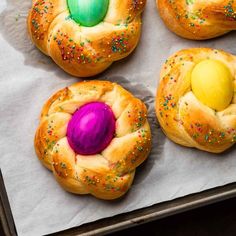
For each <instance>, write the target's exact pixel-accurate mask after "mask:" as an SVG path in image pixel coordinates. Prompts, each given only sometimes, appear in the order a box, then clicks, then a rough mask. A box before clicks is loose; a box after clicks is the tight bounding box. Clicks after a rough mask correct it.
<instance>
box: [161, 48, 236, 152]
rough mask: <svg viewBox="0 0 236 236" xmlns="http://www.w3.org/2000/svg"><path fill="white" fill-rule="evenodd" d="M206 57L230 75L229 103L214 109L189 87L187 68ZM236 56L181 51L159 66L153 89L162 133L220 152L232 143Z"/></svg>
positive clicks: (234, 137) (211, 51)
mask: <svg viewBox="0 0 236 236" xmlns="http://www.w3.org/2000/svg"><path fill="white" fill-rule="evenodd" d="M206 59H211V60H217V61H220V62H222V63H224V65H226V66H227V67H228V68H229V70H230V73H231V74H232V76H233V84H232V86H233V87H234V88H233V90H234V95H233V98H232V101H231V103H230V105H229V106H227V107H226V108H225V109H224V110H222V111H215V110H213V109H211V108H210V107H208V106H206V105H204V104H203V103H201V102H200V101H199V100H198V99H197V98H196V96H195V95H194V93H193V92H192V88H191V76H190V74H191V71H192V70H193V68H194V66H195V65H196V64H197V63H199V62H201V61H203V60H206ZM235 78H236V57H235V56H233V55H231V54H229V53H226V52H223V51H220V50H214V49H209V48H192V49H186V50H181V51H179V52H177V53H175V54H174V55H172V56H171V57H170V58H169V59H168V60H166V63H165V64H164V65H163V67H162V70H161V75H160V85H159V88H158V90H157V100H156V114H157V117H158V120H159V122H160V125H161V127H162V128H163V131H164V132H165V134H166V135H167V136H168V137H169V138H170V139H171V140H173V141H174V142H176V143H178V144H181V145H183V146H187V147H196V148H198V149H201V150H205V151H208V152H213V153H220V152H223V151H225V150H226V149H228V148H230V147H231V146H233V145H234V144H235V142H236V79H235Z"/></svg>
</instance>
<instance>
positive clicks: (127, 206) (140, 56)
mask: <svg viewBox="0 0 236 236" xmlns="http://www.w3.org/2000/svg"><path fill="white" fill-rule="evenodd" d="M30 4H31V1H30V0H21V1H19V0H1V1H0V22H1V23H0V55H1V57H0V71H1V73H0V86H1V93H0V119H1V121H0V150H1V156H0V166H1V169H2V171H3V176H4V181H5V184H6V188H7V192H8V196H9V200H10V204H11V208H12V211H13V216H14V219H15V223H16V227H17V231H18V234H19V235H20V236H21V235H24V236H27V235H28V236H31V235H34V236H35V235H42V234H49V233H52V232H56V231H60V230H64V229H68V228H71V227H74V226H79V225H82V224H84V223H87V222H91V221H95V220H98V219H101V218H105V217H110V216H113V215H117V214H120V213H124V212H129V211H132V210H135V209H138V208H143V207H147V206H150V205H153V204H155V203H160V202H163V201H167V200H171V199H174V198H178V197H181V196H185V195H187V194H191V193H195V192H199V191H202V190H206V189H209V188H213V187H216V186H221V185H225V184H227V183H231V182H234V181H235V180H236V157H235V156H236V155H235V154H236V149H235V148H233V149H231V150H230V151H229V152H227V153H225V154H223V155H210V154H207V153H204V152H201V151H197V150H193V149H189V148H183V147H180V146H178V145H175V144H173V143H172V142H170V141H169V140H167V139H166V138H165V136H164V135H163V134H162V132H161V130H160V129H159V128H158V125H157V122H156V118H155V113H154V97H153V96H154V94H155V90H156V85H157V83H158V74H159V70H160V66H161V64H162V63H163V62H164V61H165V60H166V59H167V57H168V56H169V55H170V54H172V53H174V52H175V51H177V50H179V49H182V48H186V47H199V46H201V47H215V48H219V49H225V50H227V51H229V52H231V53H234V54H236V47H235V38H236V34H235V33H230V34H228V35H227V36H224V37H221V38H218V39H215V40H211V41H205V42H194V41H188V40H184V39H181V38H179V37H177V36H175V35H174V34H172V33H171V32H169V31H168V30H167V29H166V28H165V26H164V24H163V23H162V22H161V20H160V18H159V16H158V14H157V11H156V7H155V1H154V0H148V3H147V7H146V11H145V13H144V22H143V34H142V39H141V42H140V44H139V46H138V48H137V50H136V51H135V53H133V54H132V55H131V56H130V57H129V58H127V59H125V60H123V61H121V62H117V63H114V65H113V66H112V67H111V68H110V69H109V70H107V71H106V72H105V73H104V74H102V75H100V76H98V77H97V78H98V79H110V80H112V81H116V82H119V83H120V84H121V85H123V86H125V87H126V88H127V89H129V90H130V91H131V92H133V93H134V94H135V95H137V96H139V97H140V98H142V99H143V100H144V101H145V102H146V104H147V105H148V106H149V119H150V122H151V123H152V131H153V138H154V144H153V151H152V154H151V156H150V157H149V159H148V161H147V162H146V163H145V164H144V165H142V167H141V168H139V169H138V171H137V174H136V178H135V182H134V184H133V187H132V189H131V190H130V191H129V193H128V194H127V195H126V196H125V197H124V198H123V199H121V200H119V201H115V202H105V201H100V200H97V199H95V198H93V197H90V196H83V197H80V196H75V195H72V194H69V193H67V192H65V191H64V190H62V189H61V188H60V186H58V184H57V183H56V181H55V180H54V178H53V176H52V174H51V173H50V172H49V171H48V170H46V169H45V168H44V167H42V166H41V164H40V163H39V161H38V160H37V158H36V155H35V153H34V148H33V138H34V133H35V129H36V127H37V125H38V116H39V113H40V110H41V108H42V105H43V103H44V102H45V100H46V99H47V98H48V97H49V96H51V94H52V93H54V92H55V91H57V90H58V89H60V88H63V87H65V86H67V85H70V84H72V83H74V82H76V81H78V79H76V78H71V77H70V76H69V75H67V74H66V73H64V72H63V71H62V70H61V69H59V68H58V67H57V66H56V65H55V64H54V63H52V61H51V59H49V58H47V57H46V56H45V55H43V54H41V53H40V52H39V51H38V50H37V49H36V48H35V47H34V46H33V45H32V43H31V42H30V40H29V38H28V36H27V31H26V16H27V12H28V9H29V7H30ZM129 81H130V82H129Z"/></svg>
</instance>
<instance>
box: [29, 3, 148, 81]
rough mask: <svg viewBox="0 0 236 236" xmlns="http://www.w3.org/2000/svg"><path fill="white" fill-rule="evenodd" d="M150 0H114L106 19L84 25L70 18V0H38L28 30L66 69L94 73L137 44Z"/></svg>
mask: <svg viewBox="0 0 236 236" xmlns="http://www.w3.org/2000/svg"><path fill="white" fill-rule="evenodd" d="M145 4H146V0H138V1H132V0H127V1H123V0H110V3H109V8H108V11H107V15H106V17H105V19H104V21H103V22H101V23H99V24H97V25H95V26H93V27H83V26H81V25H79V24H78V23H76V22H75V21H74V20H73V19H71V18H70V12H69V10H68V6H67V0H34V1H33V6H32V9H31V10H30V12H29V16H28V31H29V34H30V36H31V39H32V41H33V42H34V43H35V45H36V46H37V47H38V48H39V49H40V50H41V51H42V52H43V53H45V54H46V55H48V56H50V57H51V58H52V59H53V60H54V61H55V62H56V63H57V64H58V65H59V66H60V67H61V68H62V69H63V70H65V71H66V72H68V73H69V74H71V75H74V76H79V77H88V76H93V75H96V74H98V73H101V72H102V71H104V70H105V69H106V68H108V67H109V66H110V65H111V64H112V63H113V62H114V61H117V60H120V59H122V58H124V57H126V56H128V55H129V54H130V53H131V52H132V51H133V50H134V49H135V47H136V46H137V44H138V41H139V38H140V32H141V13H142V11H143V9H144V6H145Z"/></svg>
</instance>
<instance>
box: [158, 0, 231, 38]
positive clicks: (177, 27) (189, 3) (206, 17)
mask: <svg viewBox="0 0 236 236" xmlns="http://www.w3.org/2000/svg"><path fill="white" fill-rule="evenodd" d="M157 7H158V11H159V13H160V16H161V18H162V19H163V21H164V23H165V24H166V26H167V27H168V28H169V29H170V30H171V31H173V32H174V33H176V34H177V35H179V36H181V37H183V38H187V39H193V40H205V39H211V38H215V37H218V36H221V35H224V34H226V33H228V32H230V31H232V30H236V1H234V0H207V1H206V0H171V1H170V0H157Z"/></svg>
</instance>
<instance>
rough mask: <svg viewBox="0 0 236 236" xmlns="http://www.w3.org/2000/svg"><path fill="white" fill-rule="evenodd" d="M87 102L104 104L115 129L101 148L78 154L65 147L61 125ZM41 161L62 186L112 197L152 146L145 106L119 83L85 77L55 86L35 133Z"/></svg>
mask: <svg viewBox="0 0 236 236" xmlns="http://www.w3.org/2000/svg"><path fill="white" fill-rule="evenodd" d="M90 102H104V103H106V104H107V105H109V106H110V107H111V109H112V111H113V113H114V115H115V118H116V135H115V137H114V138H113V140H112V141H111V143H110V145H109V146H108V147H107V148H106V149H104V150H103V151H102V152H101V153H100V154H97V155H91V156H83V155H78V154H76V153H75V151H74V150H72V148H71V147H70V145H69V143H68V141H67V137H66V130H67V124H68V123H69V121H70V119H71V117H72V114H73V113H74V112H75V111H76V110H77V109H79V108H80V107H81V106H83V105H85V104H87V103H90ZM35 149H36V153H37V155H38V157H39V159H40V161H41V162H42V163H43V164H44V165H45V166H46V167H47V168H49V169H50V170H52V171H53V173H54V175H55V177H56V179H57V181H58V182H59V183H60V184H61V185H62V186H63V188H65V189H66V190H67V191H70V192H73V193H77V194H92V195H94V196H96V197H97V198H102V199H115V198H118V197H120V196H122V195H123V194H125V193H126V192H127V190H128V189H129V188H130V186H131V184H132V182H133V178H134V174H135V169H136V167H138V166H139V165H140V164H141V163H142V162H143V161H144V160H145V159H146V158H147V156H148V154H149V152H150V149H151V131H150V127H149V124H148V121H147V109H146V106H145V105H144V104H143V103H142V102H141V101H140V100H139V99H137V98H135V97H133V95H132V94H130V93H129V92H128V91H126V90H125V89H123V88H122V87H121V86H119V85H117V84H115V83H110V82H106V81H89V82H80V83H77V84H74V85H72V86H70V87H68V88H65V89H63V90H60V91H59V92H57V93H56V94H55V95H53V96H52V97H51V98H50V99H49V100H48V101H47V102H46V104H45V105H44V108H43V110H42V113H41V121H40V125H39V127H38V129H37V132H36V136H35Z"/></svg>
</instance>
